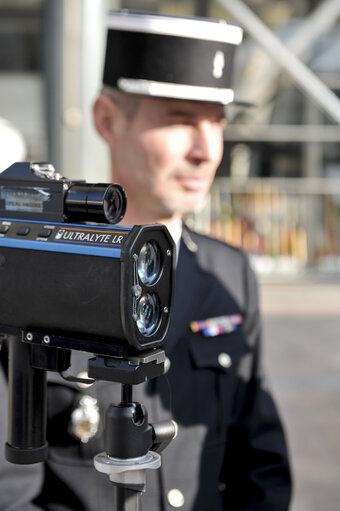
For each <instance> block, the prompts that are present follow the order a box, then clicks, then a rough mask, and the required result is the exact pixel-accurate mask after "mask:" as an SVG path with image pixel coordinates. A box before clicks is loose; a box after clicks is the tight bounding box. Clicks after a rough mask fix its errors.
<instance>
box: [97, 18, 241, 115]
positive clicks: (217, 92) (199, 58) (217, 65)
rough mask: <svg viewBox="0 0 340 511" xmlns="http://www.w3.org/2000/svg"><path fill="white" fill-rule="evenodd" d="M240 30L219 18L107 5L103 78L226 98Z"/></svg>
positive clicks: (140, 90)
mask: <svg viewBox="0 0 340 511" xmlns="http://www.w3.org/2000/svg"><path fill="white" fill-rule="evenodd" d="M242 36H243V31H242V29H241V27H239V26H237V25H234V24H230V23H227V22H226V21H223V20H212V19H207V18H189V17H187V18H183V17H177V16H169V15H162V14H155V13H146V12H133V11H128V10H121V11H110V12H109V16H108V34H107V45H106V55H105V64H104V77H103V83H104V85H106V86H110V87H114V88H116V89H118V90H121V91H124V92H127V93H130V94H137V95H143V96H151V97H160V98H173V99H187V100H196V101H209V102H214V103H222V104H225V105H226V104H229V103H232V102H233V100H234V91H233V90H232V88H231V78H232V66H233V59H234V52H235V49H236V47H237V46H238V45H239V44H240V43H241V41H242Z"/></svg>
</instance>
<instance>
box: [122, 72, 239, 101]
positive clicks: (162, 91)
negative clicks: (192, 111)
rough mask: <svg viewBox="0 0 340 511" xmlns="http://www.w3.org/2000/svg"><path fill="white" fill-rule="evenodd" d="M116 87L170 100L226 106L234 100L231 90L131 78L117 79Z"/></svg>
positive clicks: (131, 92)
mask: <svg viewBox="0 0 340 511" xmlns="http://www.w3.org/2000/svg"><path fill="white" fill-rule="evenodd" d="M117 86H118V88H119V89H120V90H122V91H123V92H127V93H129V94H141V95H146V96H155V97H163V98H172V99H188V100H195V101H212V102H214V103H222V104H223V105H227V104H228V103H231V102H232V101H233V100H234V91H233V90H232V89H218V88H215V87H202V86H198V85H185V84H178V83H168V82H155V81H152V80H138V79H133V78H118V80H117Z"/></svg>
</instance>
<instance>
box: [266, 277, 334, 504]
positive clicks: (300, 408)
mask: <svg viewBox="0 0 340 511" xmlns="http://www.w3.org/2000/svg"><path fill="white" fill-rule="evenodd" d="M260 290H261V299H262V306H263V312H264V336H265V342H266V345H265V359H266V363H267V368H268V372H269V376H270V380H271V382H272V387H273V390H274V394H275V395H276V399H277V401H278V403H279V407H280V410H281V415H282V417H283V420H284V423H285V426H286V431H287V434H288V440H289V445H290V450H291V456H292V464H293V470H294V475H295V493H294V500H293V504H292V507H291V511H338V510H339V509H340V278H339V277H337V278H329V279H327V280H326V281H325V280H324V279H307V280H303V281H300V280H298V281H294V280H292V279H290V280H289V281H281V282H276V283H273V282H261V284H260ZM273 511H274V510H273Z"/></svg>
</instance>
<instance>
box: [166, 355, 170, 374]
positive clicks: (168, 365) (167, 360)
mask: <svg viewBox="0 0 340 511" xmlns="http://www.w3.org/2000/svg"><path fill="white" fill-rule="evenodd" d="M170 367H171V362H170V358H168V357H165V360H164V374H165V373H167V372H168V371H169V369H170Z"/></svg>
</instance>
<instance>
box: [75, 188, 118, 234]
mask: <svg viewBox="0 0 340 511" xmlns="http://www.w3.org/2000/svg"><path fill="white" fill-rule="evenodd" d="M125 211H126V194H125V191H124V189H123V188H122V187H121V186H120V185H119V184H116V183H114V184H110V185H107V184H102V183H97V184H87V183H76V184H74V185H71V186H70V188H69V189H68V191H67V192H66V196H65V213H66V216H67V219H68V220H69V221H75V220H79V219H84V218H86V220H88V221H89V222H99V223H103V222H105V223H106V222H108V223H110V224H117V223H119V222H120V221H121V220H122V219H123V217H124V214H125Z"/></svg>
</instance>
